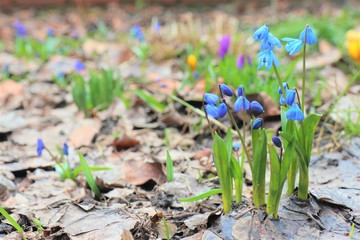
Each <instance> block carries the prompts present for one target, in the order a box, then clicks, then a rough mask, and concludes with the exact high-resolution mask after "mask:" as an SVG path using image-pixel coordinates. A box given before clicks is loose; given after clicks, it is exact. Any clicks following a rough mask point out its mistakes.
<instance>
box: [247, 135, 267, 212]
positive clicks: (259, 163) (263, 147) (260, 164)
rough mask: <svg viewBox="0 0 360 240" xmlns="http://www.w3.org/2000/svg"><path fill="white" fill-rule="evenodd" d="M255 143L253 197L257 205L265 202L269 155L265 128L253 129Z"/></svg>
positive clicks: (253, 142)
mask: <svg viewBox="0 0 360 240" xmlns="http://www.w3.org/2000/svg"><path fill="white" fill-rule="evenodd" d="M251 135H252V144H253V156H254V157H253V159H254V165H253V176H252V178H253V192H254V193H253V198H254V204H255V206H261V205H264V204H265V174H266V156H267V138H266V132H265V131H264V130H263V129H259V130H252V131H251Z"/></svg>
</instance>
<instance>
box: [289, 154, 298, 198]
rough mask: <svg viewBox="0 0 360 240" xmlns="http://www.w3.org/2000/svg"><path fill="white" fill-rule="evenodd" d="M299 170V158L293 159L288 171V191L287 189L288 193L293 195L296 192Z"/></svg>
mask: <svg viewBox="0 0 360 240" xmlns="http://www.w3.org/2000/svg"><path fill="white" fill-rule="evenodd" d="M297 170H298V162H297V159H293V161H292V163H291V165H290V168H289V171H288V173H287V191H286V194H287V195H291V194H292V193H293V192H294V189H295V182H296V173H297Z"/></svg>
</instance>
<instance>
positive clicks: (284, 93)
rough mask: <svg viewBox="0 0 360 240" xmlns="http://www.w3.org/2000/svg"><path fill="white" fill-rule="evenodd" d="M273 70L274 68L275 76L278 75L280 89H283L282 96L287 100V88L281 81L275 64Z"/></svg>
mask: <svg viewBox="0 0 360 240" xmlns="http://www.w3.org/2000/svg"><path fill="white" fill-rule="evenodd" d="M273 68H274V72H275V75H276V79H277V80H278V83H279V86H280V89H281V92H282V94H283V95H284V98H286V91H285V88H284V86H283V84H282V80H281V77H280V73H279V71H278V69H277V67H276V65H275V64H273Z"/></svg>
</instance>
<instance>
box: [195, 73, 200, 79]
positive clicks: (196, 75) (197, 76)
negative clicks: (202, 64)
mask: <svg viewBox="0 0 360 240" xmlns="http://www.w3.org/2000/svg"><path fill="white" fill-rule="evenodd" d="M199 77H200V73H199V72H198V71H195V72H194V74H193V78H195V79H198V78H199Z"/></svg>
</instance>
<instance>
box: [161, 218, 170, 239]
mask: <svg viewBox="0 0 360 240" xmlns="http://www.w3.org/2000/svg"><path fill="white" fill-rule="evenodd" d="M161 220H162V222H163V224H164V227H165V234H166V239H167V240H170V233H169V225H168V224H167V222H166V221H165V218H164V217H162V218H161Z"/></svg>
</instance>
